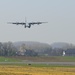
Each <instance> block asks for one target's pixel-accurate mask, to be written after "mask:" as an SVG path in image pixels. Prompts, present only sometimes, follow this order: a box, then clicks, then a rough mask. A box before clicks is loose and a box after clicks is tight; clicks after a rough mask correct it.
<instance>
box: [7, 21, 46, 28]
mask: <svg viewBox="0 0 75 75" xmlns="http://www.w3.org/2000/svg"><path fill="white" fill-rule="evenodd" d="M8 23H9V24H16V25H23V26H24V27H25V28H26V27H28V28H30V27H31V25H35V24H37V25H39V24H42V23H47V22H29V23H28V22H27V21H26V20H25V22H8Z"/></svg>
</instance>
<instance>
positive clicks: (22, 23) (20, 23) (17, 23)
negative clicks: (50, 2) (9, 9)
mask: <svg viewBox="0 0 75 75" xmlns="http://www.w3.org/2000/svg"><path fill="white" fill-rule="evenodd" d="M8 24H16V25H25V24H26V23H24V22H8Z"/></svg>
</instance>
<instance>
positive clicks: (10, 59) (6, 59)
mask: <svg viewBox="0 0 75 75" xmlns="http://www.w3.org/2000/svg"><path fill="white" fill-rule="evenodd" d="M20 61H21V60H19V59H15V58H9V57H2V56H1V57H0V62H20Z"/></svg>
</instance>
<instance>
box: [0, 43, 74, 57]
mask: <svg viewBox="0 0 75 75" xmlns="http://www.w3.org/2000/svg"><path fill="white" fill-rule="evenodd" d="M63 51H65V55H66V56H75V46H70V47H65V48H52V47H51V46H49V45H48V46H47V45H41V44H40V45H37V44H36V46H34V44H33V46H28V45H26V44H25V43H24V44H21V45H20V46H15V45H14V44H13V43H12V42H5V43H2V42H0V56H20V55H22V56H62V55H63Z"/></svg>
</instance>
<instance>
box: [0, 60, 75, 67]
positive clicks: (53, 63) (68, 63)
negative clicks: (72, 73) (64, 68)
mask: <svg viewBox="0 0 75 75" xmlns="http://www.w3.org/2000/svg"><path fill="white" fill-rule="evenodd" d="M0 64H46V65H70V66H73V65H74V66H75V62H31V61H30V62H28V61H27V62H0Z"/></svg>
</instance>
